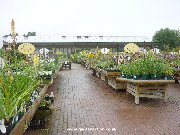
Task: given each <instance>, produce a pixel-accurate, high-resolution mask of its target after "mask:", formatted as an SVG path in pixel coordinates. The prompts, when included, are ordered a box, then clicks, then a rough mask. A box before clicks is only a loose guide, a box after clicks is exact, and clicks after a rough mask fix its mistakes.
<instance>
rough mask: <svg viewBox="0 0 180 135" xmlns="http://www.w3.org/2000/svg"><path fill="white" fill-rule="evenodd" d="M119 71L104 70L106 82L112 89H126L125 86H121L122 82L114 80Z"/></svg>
mask: <svg viewBox="0 0 180 135" xmlns="http://www.w3.org/2000/svg"><path fill="white" fill-rule="evenodd" d="M120 74H121V72H120V71H113V70H107V71H106V77H107V80H108V84H109V85H110V86H111V87H113V88H114V89H126V85H125V87H122V86H123V85H124V84H121V83H120V82H118V81H117V80H116V78H117V77H118V76H120Z"/></svg>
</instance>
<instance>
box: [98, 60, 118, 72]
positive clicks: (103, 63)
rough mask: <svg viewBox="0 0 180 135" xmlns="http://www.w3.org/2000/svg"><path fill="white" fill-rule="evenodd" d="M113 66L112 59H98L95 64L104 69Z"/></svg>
mask: <svg viewBox="0 0 180 135" xmlns="http://www.w3.org/2000/svg"><path fill="white" fill-rule="evenodd" d="M114 66H115V62H114V61H110V60H108V61H105V62H103V61H99V62H98V63H97V64H96V67H98V68H101V69H105V70H108V69H111V68H114Z"/></svg>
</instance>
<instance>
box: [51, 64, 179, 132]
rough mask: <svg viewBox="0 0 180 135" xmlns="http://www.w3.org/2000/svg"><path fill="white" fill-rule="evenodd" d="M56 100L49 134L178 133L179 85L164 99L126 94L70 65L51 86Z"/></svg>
mask: <svg viewBox="0 0 180 135" xmlns="http://www.w3.org/2000/svg"><path fill="white" fill-rule="evenodd" d="M49 91H54V92H55V93H56V94H55V95H56V99H55V103H54V109H55V110H54V111H53V114H52V118H51V124H50V129H49V135H145V134H146V135H168V134H172V135H180V86H179V85H172V86H171V87H170V89H169V91H170V92H169V95H170V98H169V100H168V102H167V103H164V102H163V100H157V99H147V98H140V104H139V105H136V104H135V103H134V97H133V96H129V97H126V95H125V91H120V92H118V93H117V92H116V91H115V90H113V88H111V87H110V86H108V85H107V84H106V83H105V82H103V81H102V80H100V79H99V78H97V77H94V76H92V73H91V71H90V70H85V69H83V68H82V67H80V65H77V64H73V65H72V69H71V70H62V71H60V72H59V77H58V79H56V80H55V83H54V84H53V85H52V86H51V87H50V89H49Z"/></svg>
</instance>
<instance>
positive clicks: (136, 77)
mask: <svg viewBox="0 0 180 135" xmlns="http://www.w3.org/2000/svg"><path fill="white" fill-rule="evenodd" d="M140 78H141V75H134V76H133V79H134V80H139V79H140Z"/></svg>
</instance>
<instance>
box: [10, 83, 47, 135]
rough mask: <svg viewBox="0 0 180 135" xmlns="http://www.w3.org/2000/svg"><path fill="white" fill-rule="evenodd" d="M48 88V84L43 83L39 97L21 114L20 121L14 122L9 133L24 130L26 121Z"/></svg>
mask: <svg viewBox="0 0 180 135" xmlns="http://www.w3.org/2000/svg"><path fill="white" fill-rule="evenodd" d="M47 89H48V85H45V86H44V87H43V88H42V90H41V92H40V94H39V97H38V98H37V99H36V100H35V101H34V103H33V105H32V106H31V107H30V108H29V109H28V110H27V112H26V113H25V114H24V115H23V116H22V118H21V119H20V121H19V122H18V123H17V124H16V126H15V127H14V128H13V130H12V131H11V133H10V135H23V133H24V132H25V130H26V128H27V125H28V122H30V120H31V119H32V117H33V116H34V114H35V112H36V110H37V108H38V106H39V104H40V102H41V100H42V98H43V96H44V95H45V93H46V91H47Z"/></svg>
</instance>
